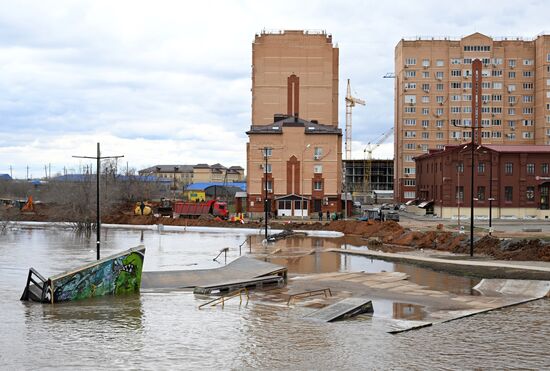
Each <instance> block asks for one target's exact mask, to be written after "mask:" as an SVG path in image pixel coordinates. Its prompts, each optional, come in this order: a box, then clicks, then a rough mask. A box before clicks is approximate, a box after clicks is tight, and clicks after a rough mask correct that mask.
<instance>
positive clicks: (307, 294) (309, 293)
mask: <svg viewBox="0 0 550 371" xmlns="http://www.w3.org/2000/svg"><path fill="white" fill-rule="evenodd" d="M327 293H328V295H327ZM315 295H325V298H328V297H329V296H332V291H330V288H329V287H327V288H324V289H319V290H309V291H303V292H299V293H296V294H292V295H290V296H289V297H288V301H287V302H286V305H290V303H291V302H292V301H294V300H295V299H296V298H300V297H310V296H315Z"/></svg>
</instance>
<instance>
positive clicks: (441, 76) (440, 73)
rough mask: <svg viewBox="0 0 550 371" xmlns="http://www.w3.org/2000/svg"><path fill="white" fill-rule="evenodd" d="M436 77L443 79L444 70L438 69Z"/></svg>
mask: <svg viewBox="0 0 550 371" xmlns="http://www.w3.org/2000/svg"><path fill="white" fill-rule="evenodd" d="M435 78H436V79H439V80H441V79H442V78H443V72H441V71H438V72H436V73H435Z"/></svg>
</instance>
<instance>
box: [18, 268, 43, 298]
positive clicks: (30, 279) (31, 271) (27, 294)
mask: <svg viewBox="0 0 550 371" xmlns="http://www.w3.org/2000/svg"><path fill="white" fill-rule="evenodd" d="M35 277H36V278H37V279H35ZM31 284H34V285H35V286H36V287H37V289H38V291H39V292H40V296H39V297H38V295H36V292H33V291H32V290H31ZM49 291H50V286H49V285H48V280H47V279H46V278H44V277H43V276H42V275H41V274H40V273H38V272H37V271H36V269H34V268H30V269H29V275H28V276H27V285H26V286H25V291H23V295H22V296H21V299H20V300H29V298H30V299H33V298H31V296H33V297H34V299H33V300H38V301H40V302H41V303H46V302H48V301H49V299H48V298H47V296H48V292H49Z"/></svg>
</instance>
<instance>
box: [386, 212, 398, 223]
mask: <svg viewBox="0 0 550 371" xmlns="http://www.w3.org/2000/svg"><path fill="white" fill-rule="evenodd" d="M384 217H385V219H386V220H393V221H395V222H398V221H399V213H398V212H397V211H388V212H387V213H386V214H385V215H384Z"/></svg>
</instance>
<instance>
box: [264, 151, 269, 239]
mask: <svg viewBox="0 0 550 371" xmlns="http://www.w3.org/2000/svg"><path fill="white" fill-rule="evenodd" d="M268 149H269V148H268V147H264V148H263V154H264V160H265V164H264V189H265V190H264V219H265V224H264V226H265V233H264V236H265V240H266V242H267V217H268V215H267V214H268V213H267V151H268Z"/></svg>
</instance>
